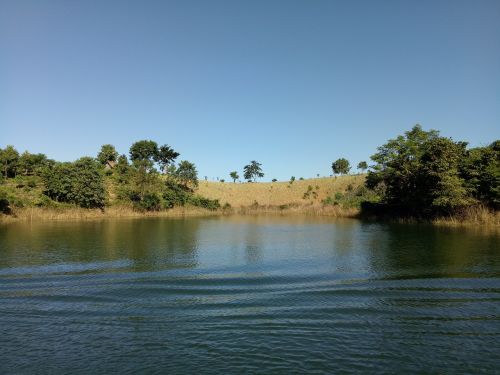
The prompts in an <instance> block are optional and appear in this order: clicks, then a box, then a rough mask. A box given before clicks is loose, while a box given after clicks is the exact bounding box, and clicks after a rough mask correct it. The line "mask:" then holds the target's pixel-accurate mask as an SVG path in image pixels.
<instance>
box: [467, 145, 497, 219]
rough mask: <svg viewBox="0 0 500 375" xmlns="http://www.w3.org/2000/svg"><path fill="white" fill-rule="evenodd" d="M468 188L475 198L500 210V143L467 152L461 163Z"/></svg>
mask: <svg viewBox="0 0 500 375" xmlns="http://www.w3.org/2000/svg"><path fill="white" fill-rule="evenodd" d="M460 164H461V165H460V173H461V175H462V176H463V178H464V180H465V186H466V188H467V189H468V190H469V191H470V192H471V194H472V196H474V198H476V199H478V200H480V201H481V202H483V203H484V204H486V205H487V206H489V207H491V208H493V209H495V210H499V209H500V141H495V142H493V143H492V144H491V145H489V146H487V147H477V148H473V149H470V150H468V151H467V155H466V157H465V158H463V159H462V161H461V163H460Z"/></svg>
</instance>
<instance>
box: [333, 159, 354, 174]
mask: <svg viewBox="0 0 500 375" xmlns="http://www.w3.org/2000/svg"><path fill="white" fill-rule="evenodd" d="M332 170H333V173H334V174H347V173H349V171H350V170H351V166H350V164H349V161H348V160H347V159H344V158H340V159H337V160H335V161H334V162H333V163H332Z"/></svg>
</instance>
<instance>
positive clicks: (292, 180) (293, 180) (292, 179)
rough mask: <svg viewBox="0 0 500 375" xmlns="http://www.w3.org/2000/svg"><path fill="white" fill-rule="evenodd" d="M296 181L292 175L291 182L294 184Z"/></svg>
mask: <svg viewBox="0 0 500 375" xmlns="http://www.w3.org/2000/svg"><path fill="white" fill-rule="evenodd" d="M294 182H295V176H292V177H290V184H293V183H294Z"/></svg>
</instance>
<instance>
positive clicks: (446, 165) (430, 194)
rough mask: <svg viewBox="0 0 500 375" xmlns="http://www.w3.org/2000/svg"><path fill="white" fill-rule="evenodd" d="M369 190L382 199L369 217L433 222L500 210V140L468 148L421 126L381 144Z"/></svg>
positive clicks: (369, 209) (371, 206)
mask: <svg viewBox="0 0 500 375" xmlns="http://www.w3.org/2000/svg"><path fill="white" fill-rule="evenodd" d="M371 159H372V160H373V161H374V163H375V164H374V165H372V166H371V167H370V170H369V171H368V175H367V179H366V186H367V187H368V188H370V189H372V190H374V191H375V192H376V193H377V197H378V199H376V200H375V201H372V202H365V203H364V204H363V205H362V208H363V210H364V211H365V212H367V213H376V214H384V215H391V216H411V217H418V218H432V217H437V216H457V217H460V216H463V215H464V214H466V212H467V210H468V209H470V208H473V207H478V206H481V207H487V208H489V209H490V210H494V211H497V210H499V208H500V141H499V140H496V141H494V142H493V143H491V144H490V145H488V146H485V147H476V148H467V142H462V141H458V142H457V141H453V140H452V139H450V138H446V137H442V136H440V134H439V132H438V131H436V130H430V131H424V130H422V128H421V127H420V126H419V125H416V126H414V127H413V129H411V130H410V131H408V132H405V133H404V135H400V136H398V137H396V138H395V139H390V140H389V141H388V142H387V143H386V144H384V145H382V146H380V147H379V148H378V150H377V153H375V154H374V155H373V156H372V157H371Z"/></svg>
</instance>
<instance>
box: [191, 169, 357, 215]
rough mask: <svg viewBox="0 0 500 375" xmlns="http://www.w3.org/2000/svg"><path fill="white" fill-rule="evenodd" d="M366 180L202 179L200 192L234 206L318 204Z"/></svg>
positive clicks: (353, 176) (354, 178)
mask: <svg viewBox="0 0 500 375" xmlns="http://www.w3.org/2000/svg"><path fill="white" fill-rule="evenodd" d="M364 181H365V175H349V176H340V177H326V178H312V179H305V180H296V181H294V182H293V183H291V184H290V183H289V182H256V183H248V182H244V183H233V182H210V181H201V182H200V184H199V188H198V191H197V193H198V194H200V195H202V196H204V197H207V198H210V199H218V200H219V201H220V202H221V204H225V203H229V204H230V205H231V206H232V207H244V206H250V205H252V204H255V202H257V203H258V204H259V205H266V206H279V205H285V204H297V205H304V204H311V203H313V204H314V203H318V204H319V203H321V201H322V200H323V199H326V198H327V197H334V196H335V193H345V192H346V191H347V190H348V189H351V188H356V187H358V186H360V185H362V184H363V183H364ZM349 186H350V187H349ZM311 189H312V190H311ZM308 191H309V192H310V193H309V194H307V192H308ZM305 193H306V197H304V194H305Z"/></svg>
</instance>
